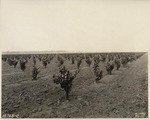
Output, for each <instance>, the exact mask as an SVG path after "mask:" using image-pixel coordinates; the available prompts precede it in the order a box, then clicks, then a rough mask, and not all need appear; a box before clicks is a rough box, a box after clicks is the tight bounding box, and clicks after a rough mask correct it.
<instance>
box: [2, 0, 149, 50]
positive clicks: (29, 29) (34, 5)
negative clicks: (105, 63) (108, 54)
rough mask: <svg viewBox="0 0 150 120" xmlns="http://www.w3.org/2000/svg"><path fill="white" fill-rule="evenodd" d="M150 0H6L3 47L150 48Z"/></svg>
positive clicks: (56, 48) (32, 48) (3, 0)
mask: <svg viewBox="0 0 150 120" xmlns="http://www.w3.org/2000/svg"><path fill="white" fill-rule="evenodd" d="M149 40H150V1H148V0H147V1H146V0H143V1H142V0H141V1H140V0H131V1H130V0H121V1H119V0H112V1H111V0H101V1H100V0H1V38H0V41H1V43H2V44H1V49H2V51H37V50H38V51H39V50H40V51H43V50H46V51H49V50H65V51H120V50H121V51H147V50H148V48H149V46H150V45H149V44H148V41H149Z"/></svg>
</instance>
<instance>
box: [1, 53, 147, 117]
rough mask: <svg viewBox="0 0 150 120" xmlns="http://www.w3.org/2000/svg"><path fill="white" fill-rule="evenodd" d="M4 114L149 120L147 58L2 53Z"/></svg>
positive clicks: (130, 54) (116, 54)
mask: <svg viewBox="0 0 150 120" xmlns="http://www.w3.org/2000/svg"><path fill="white" fill-rule="evenodd" d="M1 113H2V117H3V118H4V117H6V118H9V117H16V116H17V117H19V118H139V117H141V118H147V117H148V54H147V53H141V52H139V53H138V52H137V53H132V52H130V53H129V52H128V53H80V54H79V53H64V54H62V53H57V54H3V55H2V112H1ZM12 115H14V116H12ZM15 115H16V116H15Z"/></svg>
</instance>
